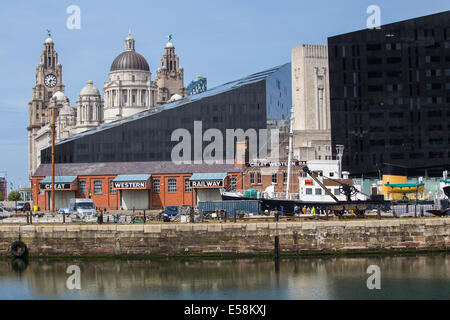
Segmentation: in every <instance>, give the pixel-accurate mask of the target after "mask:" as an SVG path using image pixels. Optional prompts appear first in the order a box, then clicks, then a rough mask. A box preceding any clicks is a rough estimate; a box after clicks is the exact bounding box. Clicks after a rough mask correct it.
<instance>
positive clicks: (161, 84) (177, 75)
mask: <svg viewBox="0 0 450 320" xmlns="http://www.w3.org/2000/svg"><path fill="white" fill-rule="evenodd" d="M183 77H184V70H183V68H180V63H179V58H178V56H177V55H176V54H175V47H174V45H173V43H172V36H169V42H167V44H166V47H165V48H164V55H163V57H162V59H161V68H159V70H158V72H157V75H156V85H157V87H158V92H157V102H156V104H157V105H161V104H164V103H167V102H168V101H169V100H170V99H171V98H172V96H174V95H176V94H178V95H180V96H182V97H185V96H186V88H185V87H184V80H183Z"/></svg>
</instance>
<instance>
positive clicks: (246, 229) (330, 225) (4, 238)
mask: <svg viewBox="0 0 450 320" xmlns="http://www.w3.org/2000/svg"><path fill="white" fill-rule="evenodd" d="M449 229H450V219H448V218H447V219H446V218H426V219H397V220H361V221H347V222H345V221H334V222H331V221H330V222H328V221H327V222H280V223H275V222H274V223H236V224H234V223H227V224H225V223H222V224H220V223H218V224H161V225H155V224H148V225H143V224H140V225H22V226H19V225H10V226H8V225H0V256H6V255H9V254H10V246H11V244H12V243H13V242H15V241H18V240H20V241H23V242H24V243H25V244H26V245H27V247H28V250H29V255H30V256H42V255H44V256H85V255H86V256H104V255H125V256H126V255H130V256H131V255H137V256H139V255H149V256H152V255H154V256H166V255H168V256H179V255H181V256H184V255H186V256H195V255H199V256H208V255H224V256H226V255H238V256H239V255H242V256H246V255H259V254H272V253H273V252H274V243H275V236H277V235H278V236H279V243H280V253H281V254H309V253H323V254H325V253H346V252H347V253H348V252H350V253H351V252H378V251H397V250H401V251H416V250H417V251H422V250H423V251H427V250H447V249H448V246H449V243H450V238H449Z"/></svg>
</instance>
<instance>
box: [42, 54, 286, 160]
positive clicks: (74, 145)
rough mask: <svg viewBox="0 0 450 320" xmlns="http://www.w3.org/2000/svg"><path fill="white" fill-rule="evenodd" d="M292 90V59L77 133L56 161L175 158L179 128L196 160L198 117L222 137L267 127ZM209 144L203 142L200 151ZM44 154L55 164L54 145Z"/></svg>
mask: <svg viewBox="0 0 450 320" xmlns="http://www.w3.org/2000/svg"><path fill="white" fill-rule="evenodd" d="M291 91H292V89H291V64H290V63H287V64H284V65H282V66H279V67H275V68H272V69H269V70H266V71H263V72H260V73H256V74H253V75H250V76H248V77H245V78H242V79H239V80H236V81H232V82H229V83H226V84H224V85H221V86H218V87H216V88H213V89H211V90H208V91H205V92H202V93H200V94H196V95H192V96H187V97H186V98H183V99H180V100H177V101H175V102H172V103H169V104H165V105H163V106H161V107H157V108H153V109H150V110H147V111H144V112H141V113H138V114H135V115H133V116H131V117H128V118H124V119H121V120H118V121H115V122H111V123H107V124H104V125H102V126H100V127H99V128H97V129H95V130H91V131H86V132H84V133H81V134H78V135H74V136H72V137H70V138H69V139H66V140H63V141H61V142H59V143H58V144H57V145H56V148H55V161H56V163H92V162H143V161H171V160H172V150H173V148H174V146H175V145H177V144H179V141H175V142H174V141H171V137H172V133H173V132H174V131H175V130H177V129H185V130H188V131H189V133H190V134H191V136H192V144H191V150H192V152H191V157H190V159H192V160H194V152H195V150H196V149H195V145H194V137H195V134H196V133H195V132H194V122H195V121H201V122H202V130H201V132H200V133H201V134H204V133H205V132H206V131H207V130H208V129H218V130H220V132H221V133H222V135H223V137H224V139H225V137H226V130H227V129H234V130H236V129H242V130H244V131H247V130H248V129H255V130H257V131H258V130H260V129H266V128H267V126H268V122H270V121H271V120H274V121H276V120H283V119H288V117H289V116H290V112H291V106H292V93H291ZM210 143H211V142H210V141H204V142H203V148H202V150H203V149H204V148H205V147H206V146H207V145H209V144H210ZM225 143H226V141H224V150H225ZM200 157H201V154H200ZM225 157H226V153H225V151H224V159H223V160H225ZM41 159H42V163H51V148H47V149H44V150H42V152H41ZM196 159H198V154H197V157H196Z"/></svg>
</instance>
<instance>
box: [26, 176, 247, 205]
mask: <svg viewBox="0 0 450 320" xmlns="http://www.w3.org/2000/svg"><path fill="white" fill-rule="evenodd" d="M230 175H231V176H233V177H236V178H237V189H238V190H241V189H242V188H243V180H242V173H232V174H230ZM190 177H191V175H190V174H173V175H153V176H152V178H151V182H152V183H151V188H150V190H149V197H150V209H162V208H165V207H167V206H183V205H189V206H195V205H196V204H195V192H194V190H191V192H185V188H184V181H185V179H189V178H190ZM114 178H115V176H79V177H78V179H77V181H76V182H77V184H78V187H79V186H80V181H82V180H85V181H86V195H80V190H79V188H78V191H77V192H76V197H77V198H89V191H90V192H91V193H92V200H93V201H94V204H95V206H96V207H99V208H106V209H107V210H120V203H119V202H120V193H119V190H117V191H116V194H111V193H110V187H109V186H110V181H111V180H113V179H114ZM156 178H159V179H160V193H158V194H156V193H154V192H153V181H154V179H156ZM170 178H175V179H176V180H177V192H176V193H169V192H168V180H169V179H170ZM42 179H44V177H40V178H36V177H35V178H33V179H32V181H33V182H32V184H33V185H32V189H33V205H37V206H38V207H39V210H41V211H45V210H50V208H47V204H48V201H47V196H48V195H40V194H39V192H40V190H39V181H41V180H42ZM95 180H101V181H102V194H98V195H96V194H94V181H95ZM46 193H50V192H48V191H47V192H46Z"/></svg>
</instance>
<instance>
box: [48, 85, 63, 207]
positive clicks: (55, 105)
mask: <svg viewBox="0 0 450 320" xmlns="http://www.w3.org/2000/svg"><path fill="white" fill-rule="evenodd" d="M52 99H53V101H54V103H52V105H51V106H50V109H51V110H52V122H51V125H50V129H51V131H52V207H51V213H52V214H55V136H56V124H55V109H56V108H58V107H59V105H58V102H63V101H64V99H65V96H64V93H62V92H61V91H58V92H56V93H55V94H54V95H53V97H52Z"/></svg>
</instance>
